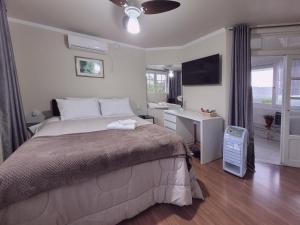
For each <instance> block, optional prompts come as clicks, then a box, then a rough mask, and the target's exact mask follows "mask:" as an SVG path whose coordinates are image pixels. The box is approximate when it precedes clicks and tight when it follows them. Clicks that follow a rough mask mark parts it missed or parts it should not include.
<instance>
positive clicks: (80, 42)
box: [68, 35, 108, 54]
mask: <svg viewBox="0 0 300 225" xmlns="http://www.w3.org/2000/svg"><path fill="white" fill-rule="evenodd" d="M68 44H69V48H71V49H79V50H83V51H89V52H95V53H98V54H107V53H108V44H107V43H105V42H103V41H99V40H95V39H91V38H85V37H81V36H76V35H68Z"/></svg>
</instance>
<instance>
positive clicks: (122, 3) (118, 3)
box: [110, 0, 128, 7]
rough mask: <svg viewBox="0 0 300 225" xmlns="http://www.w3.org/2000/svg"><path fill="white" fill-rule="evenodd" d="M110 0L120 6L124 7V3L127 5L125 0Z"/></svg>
mask: <svg viewBox="0 0 300 225" xmlns="http://www.w3.org/2000/svg"><path fill="white" fill-rule="evenodd" d="M110 1H111V2H112V3H114V4H115V5H117V6H120V7H124V6H125V5H128V1H127V0H110Z"/></svg>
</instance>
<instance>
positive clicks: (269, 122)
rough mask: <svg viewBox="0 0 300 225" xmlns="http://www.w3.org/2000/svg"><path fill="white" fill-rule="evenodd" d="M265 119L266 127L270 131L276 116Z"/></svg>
mask: <svg viewBox="0 0 300 225" xmlns="http://www.w3.org/2000/svg"><path fill="white" fill-rule="evenodd" d="M264 119H265V123H266V125H265V127H266V128H267V129H268V130H270V129H271V127H272V124H273V121H274V116H273V115H264Z"/></svg>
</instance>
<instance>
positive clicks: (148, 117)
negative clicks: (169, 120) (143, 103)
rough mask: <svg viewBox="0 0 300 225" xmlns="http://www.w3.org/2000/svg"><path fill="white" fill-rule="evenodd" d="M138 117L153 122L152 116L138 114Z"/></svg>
mask: <svg viewBox="0 0 300 225" xmlns="http://www.w3.org/2000/svg"><path fill="white" fill-rule="evenodd" d="M139 117H140V118H142V119H144V120H147V121H148V122H150V123H153V124H154V117H153V116H149V115H139Z"/></svg>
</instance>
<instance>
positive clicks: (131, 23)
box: [125, 6, 142, 34]
mask: <svg viewBox="0 0 300 225" xmlns="http://www.w3.org/2000/svg"><path fill="white" fill-rule="evenodd" d="M125 14H126V15H127V16H128V17H129V20H128V23H127V31H128V32H129V33H131V34H138V33H140V31H141V27H140V23H139V21H138V17H139V16H140V15H141V14H142V11H141V9H139V8H137V7H135V6H127V7H126V8H125Z"/></svg>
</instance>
